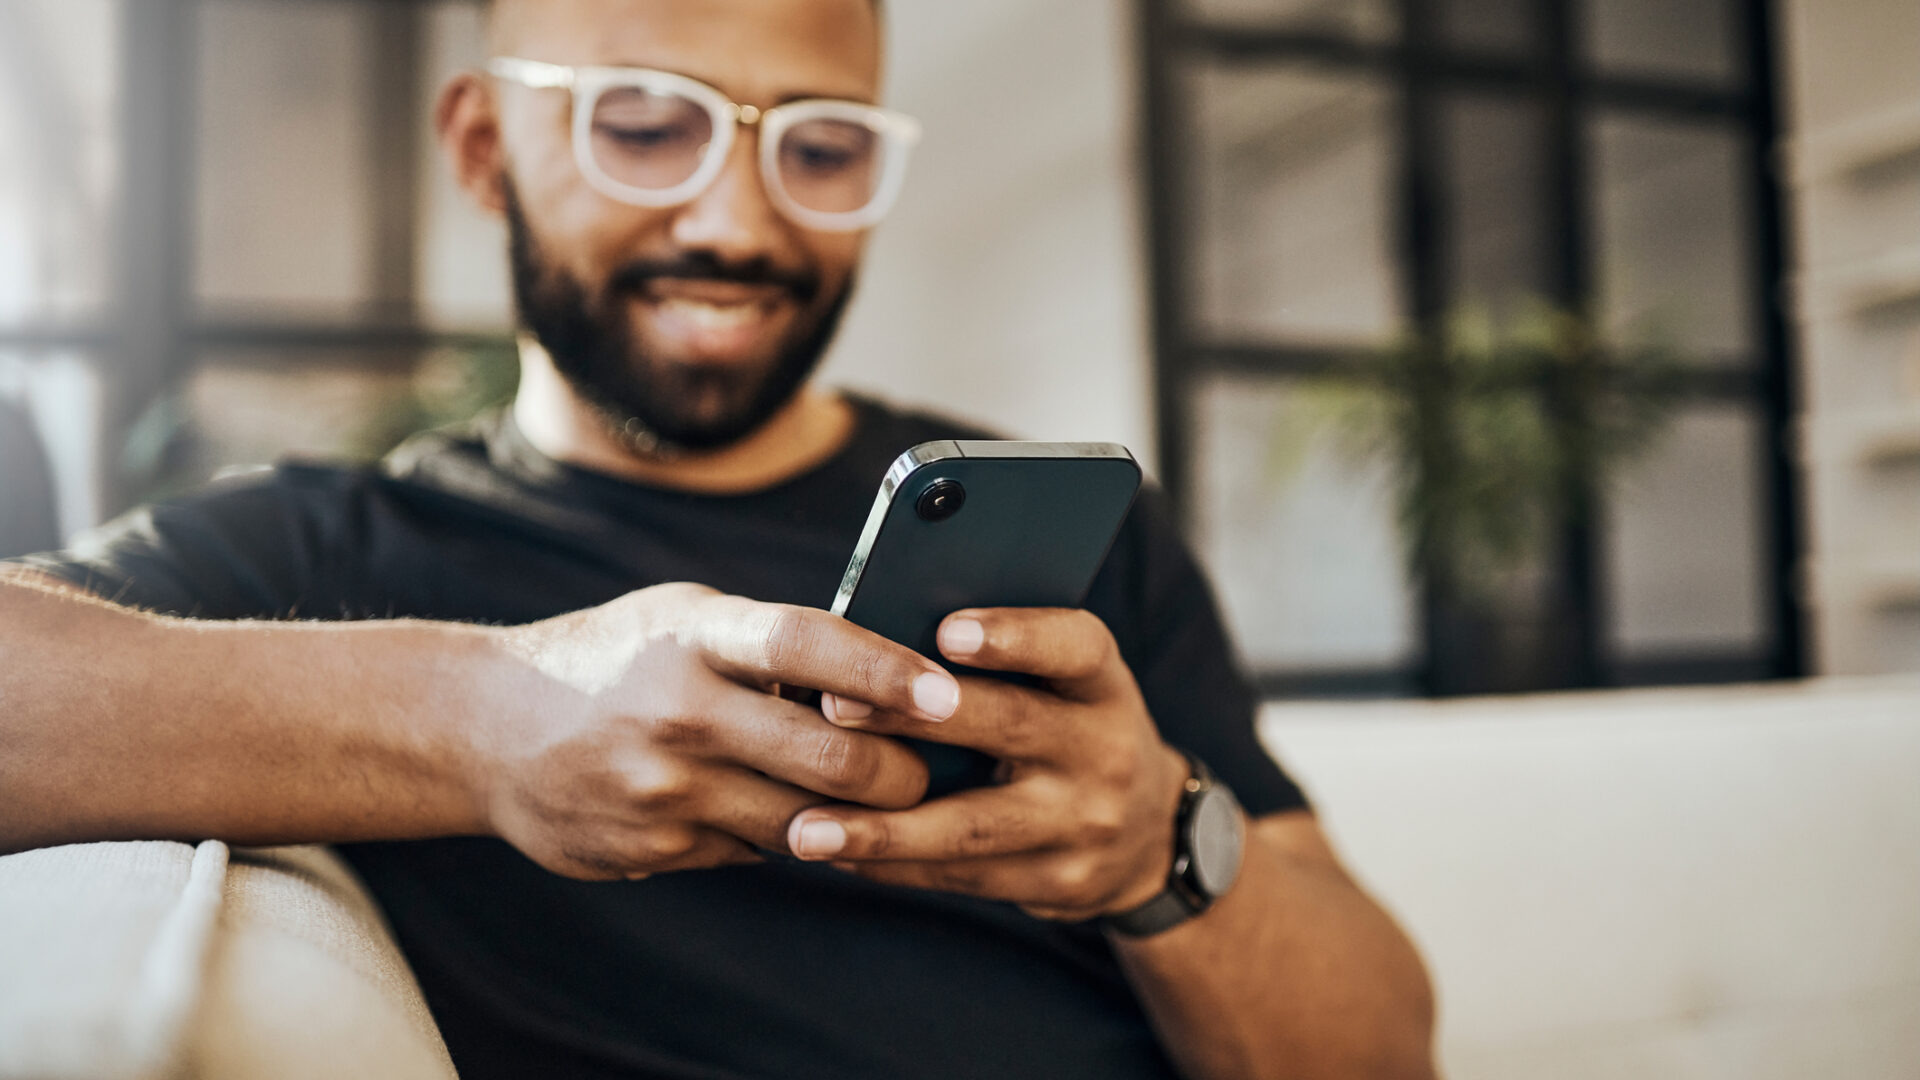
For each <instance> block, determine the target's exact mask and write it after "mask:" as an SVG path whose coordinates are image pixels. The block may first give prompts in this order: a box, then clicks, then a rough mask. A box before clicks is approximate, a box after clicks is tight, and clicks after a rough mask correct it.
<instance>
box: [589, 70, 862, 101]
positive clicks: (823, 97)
mask: <svg viewBox="0 0 1920 1080" xmlns="http://www.w3.org/2000/svg"><path fill="white" fill-rule="evenodd" d="M580 66H582V67H602V68H632V69H637V70H640V71H664V72H666V73H667V74H669V75H678V76H680V77H681V78H683V79H692V80H693V81H695V82H698V83H704V84H706V85H707V86H711V87H713V88H714V89H715V90H719V91H720V93H722V94H725V95H726V96H727V99H728V100H729V101H731V100H732V99H733V93H732V91H729V90H722V89H721V88H720V87H719V86H717V85H715V84H714V82H713V80H711V79H707V78H703V77H701V76H699V75H692V74H689V73H687V72H684V71H675V70H673V69H672V68H663V67H658V66H656V65H653V64H639V63H631V62H628V61H624V60H621V61H615V62H613V63H607V64H582V65H580ZM792 101H851V102H854V103H856V104H859V105H873V106H876V107H877V106H878V105H879V104H880V103H879V102H878V101H870V100H868V99H866V98H863V97H857V96H854V95H852V94H826V93H820V92H818V91H810V92H809V91H802V92H798V93H791V94H784V95H782V96H781V97H778V98H776V99H774V104H775V105H785V104H787V103H788V102H792Z"/></svg>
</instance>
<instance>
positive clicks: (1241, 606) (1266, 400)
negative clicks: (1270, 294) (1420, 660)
mask: <svg viewBox="0 0 1920 1080" xmlns="http://www.w3.org/2000/svg"><path fill="white" fill-rule="evenodd" d="M1196 406H1197V408H1196V415H1195V417H1194V420H1195V424H1194V431H1195V436H1196V438H1195V446H1194V452H1195V456H1194V463H1195V495H1196V496H1197V510H1198V513H1197V515H1196V522H1195V524H1196V528H1197V534H1198V544H1199V550H1200V552H1201V556H1202V558H1203V559H1204V560H1205V561H1206V563H1207V564H1208V565H1209V567H1210V568H1211V570H1212V572H1213V574H1214V581H1215V583H1216V585H1217V587H1218V588H1219V590H1220V594H1221V595H1220V599H1221V603H1222V605H1223V607H1224V608H1225V610H1226V617H1227V622H1228V625H1229V627H1230V628H1231V629H1232V631H1233V634H1234V637H1235V640H1236V642H1237V644H1238V645H1239V647H1240V651H1241V654H1242V655H1243V656H1245V657H1246V658H1247V660H1248V662H1249V663H1251V664H1253V665H1254V666H1255V667H1258V668H1263V669H1268V670H1283V671H1292V672H1299V671H1306V670H1325V669H1340V668H1356V667H1397V666H1403V665H1408V664H1410V663H1411V662H1412V660H1411V658H1412V657H1413V655H1414V653H1415V652H1416V646H1415V644H1414V638H1413V629H1412V628H1413V598H1412V595H1411V592H1410V589H1409V587H1408V584H1407V578H1406V573H1405V570H1404V563H1403V559H1402V554H1401V548H1400V542H1399V538H1398V535H1397V532H1396V529H1395V526H1394V511H1393V497H1392V492H1391V482H1392V476H1391V471H1390V469H1389V468H1388V466H1387V465H1386V463H1385V462H1383V461H1380V460H1377V459H1371V458H1369V457H1367V456H1365V455H1364V454H1362V453H1361V452H1360V451H1359V449H1358V446H1357V442H1356V441H1355V440H1354V439H1353V438H1352V437H1351V433H1350V432H1346V431H1344V430H1343V427H1342V424H1343V413H1345V412H1346V411H1347V410H1346V408H1345V405H1344V404H1343V400H1342V398H1341V397H1340V394H1339V391H1338V389H1337V387H1335V386H1333V385H1331V384H1328V383H1312V384H1309V383H1299V382H1293V381H1281V380H1274V379H1255V378H1249V377H1220V378H1214V379H1210V380H1208V381H1207V382H1205V383H1203V384H1202V386H1201V387H1200V392H1199V394H1198V396H1197V400H1196Z"/></svg>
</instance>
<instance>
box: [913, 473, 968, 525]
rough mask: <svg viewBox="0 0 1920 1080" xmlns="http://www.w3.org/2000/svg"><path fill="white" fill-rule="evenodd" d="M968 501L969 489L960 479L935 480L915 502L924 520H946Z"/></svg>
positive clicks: (917, 510) (916, 508) (915, 507)
mask: <svg viewBox="0 0 1920 1080" xmlns="http://www.w3.org/2000/svg"><path fill="white" fill-rule="evenodd" d="M966 502H967V489H966V488H963V487H961V486H960V481H958V480H935V481H934V482H933V483H931V484H928V485H927V489H926V490H925V491H922V492H921V493H920V498H919V499H917V500H915V502H914V504H913V508H914V511H915V512H916V513H918V514H919V515H920V519H921V520H922V521H945V520H947V519H948V518H950V517H952V516H953V515H955V514H957V513H959V512H960V508H961V507H962V506H965V505H966Z"/></svg>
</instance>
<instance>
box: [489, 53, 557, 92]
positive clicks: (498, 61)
mask: <svg viewBox="0 0 1920 1080" xmlns="http://www.w3.org/2000/svg"><path fill="white" fill-rule="evenodd" d="M487 71H488V72H489V73H491V74H493V75H495V76H498V77H499V78H502V79H512V80H513V81H514V82H517V83H519V84H521V85H522V86H530V87H532V88H534V89H535V90H547V89H554V88H559V89H572V88H573V69H572V68H570V67H567V66H566V65H565V64H549V63H547V62H545V61H543V60H522V59H520V58H519V57H517V56H496V57H494V58H493V59H491V60H489V61H487Z"/></svg>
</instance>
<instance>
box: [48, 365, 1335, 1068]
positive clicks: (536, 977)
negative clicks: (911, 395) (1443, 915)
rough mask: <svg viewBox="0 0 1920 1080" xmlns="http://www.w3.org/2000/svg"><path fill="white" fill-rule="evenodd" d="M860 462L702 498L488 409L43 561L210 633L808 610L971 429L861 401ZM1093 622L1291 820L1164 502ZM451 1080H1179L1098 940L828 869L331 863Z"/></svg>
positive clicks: (1123, 559) (163, 511)
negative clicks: (538, 436) (418, 989)
mask: <svg viewBox="0 0 1920 1080" xmlns="http://www.w3.org/2000/svg"><path fill="white" fill-rule="evenodd" d="M855 404H856V406H857V409H858V414H859V423H858V426H857V428H856V433H855V435H854V437H853V439H852V440H851V442H850V444H849V445H848V446H847V447H845V448H844V449H843V450H842V451H841V452H840V453H839V454H837V455H836V456H835V457H833V458H832V459H831V460H829V461H828V462H826V463H825V464H823V465H821V466H819V467H817V468H814V469H812V470H810V471H808V472H806V473H805V474H803V475H801V476H799V477H796V478H794V479H792V480H789V481H787V482H785V483H782V484H780V485H778V486H776V487H773V488H771V489H768V490H764V491H760V492H756V493H753V494H747V495H728V496H715V495H699V494H688V493H684V492H674V491H667V490H661V489H655V488H650V487H645V486H641V485H636V484H633V483H629V482H625V481H621V480H616V479H613V478H610V477H607V476H604V475H600V474H596V473H592V472H589V471H585V470H581V469H576V468H572V467H569V466H566V465H562V464H559V463H557V462H554V461H553V460H551V459H549V458H546V457H544V456H542V455H541V454H540V453H539V452H538V451H536V450H534V449H533V448H532V446H530V445H529V444H528V443H527V442H526V440H525V438H524V437H523V436H522V435H521V434H520V433H519V431H518V430H517V429H516V428H515V427H514V426H513V424H512V423H511V421H510V419H508V418H507V417H506V416H505V415H504V414H494V415H493V416H491V417H489V418H486V419H484V420H482V421H479V422H477V423H475V424H473V425H470V426H468V427H465V428H461V429H456V430H453V431H448V432H440V433H434V434H429V435H426V436H422V437H420V438H417V439H415V440H413V441H411V442H410V443H408V444H407V445H405V446H403V447H401V448H400V449H399V450H397V451H395V452H394V453H393V454H392V455H390V456H389V458H388V459H387V460H386V461H384V462H383V463H381V464H380V465H378V466H375V467H365V468H341V467H320V466H315V465H303V464H287V465H282V466H280V467H278V468H276V469H274V470H272V471H270V472H262V473H258V474H254V475H251V476H246V477H241V478H237V479H233V480H228V481H225V482H221V483H218V484H215V485H213V486H212V487H210V488H208V489H206V490H204V491H202V492H201V493H199V494H196V495H194V496H192V497H189V498H186V499H182V500H178V501H174V502H170V503H165V504H161V505H157V506H153V507H149V508H145V509H142V510H139V511H136V512H134V513H132V514H130V515H128V516H127V517H125V518H122V519H121V520H119V521H117V522H115V523H113V524H112V525H109V526H107V527H105V528H104V529H102V530H100V531H98V532H96V533H95V534H93V535H92V536H90V537H88V538H87V539H85V540H83V541H82V542H81V543H80V544H78V545H77V546H76V547H75V548H74V549H73V550H72V551H70V552H67V553H65V554H62V555H59V556H51V557H41V558H37V559H34V560H32V561H33V562H34V563H35V564H36V565H38V566H39V567H41V568H42V569H44V570H47V571H49V572H51V573H53V574H55V575H57V576H59V577H62V578H64V579H66V580H68V581H71V582H74V583H76V584H79V585H82V586H84V587H87V588H89V589H91V590H93V591H94V592H96V593H98V594H100V595H103V596H107V597H110V598H113V599H115V600H118V601H120V602H122V603H127V604H132V605H137V606H141V607H146V608H151V609H154V610H157V611H161V612H168V613H174V614H180V615H188V616H193V617H198V618H209V619H239V618H305V619H365V618H394V617H407V618H428V619H449V620H466V621H478V622H488V623H502V624H512V623H523V622H530V621H533V620H537V619H542V618H547V617H549V616H553V615H557V614H561V613H563V612H568V611H574V610H577V609H580V608H584V607H588V606H591V605H595V604H599V603H602V602H604V601H607V600H611V599H613V598H614V597H616V596H619V595H620V594H622V593H625V592H627V591H629V590H632V589H637V588H641V587H644V586H647V585H653V584H657V583H660V582H665V581H698V582H703V583H705V584H708V585H711V586H713V587H715V588H718V589H721V590H723V591H725V592H730V593H737V594H740V595H744V596H749V597H753V598H755V599H759V600H766V601H777V602H787V603H797V604H809V605H814V606H824V605H825V604H826V603H827V602H828V601H829V600H830V598H831V597H832V596H833V593H834V589H835V586H836V585H837V584H838V583H839V580H840V574H841V571H842V570H844V569H845V567H846V562H847V558H848V556H849V555H850V554H851V553H852V551H853V547H854V544H855V542H856V540H857V539H858V535H859V532H860V528H861V525H862V524H863V523H864V522H865V520H866V516H867V510H868V508H869V506H870V505H871V502H872V499H873V493H874V490H875V488H876V487H877V486H878V485H879V482H880V479H881V476H882V475H883V474H884V472H885V471H886V467H887V465H888V464H889V463H890V462H892V460H893V459H894V458H895V457H896V456H897V455H898V454H900V453H901V452H902V451H904V450H906V449H907V448H908V447H911V446H913V445H915V444H917V443H920V442H925V441H928V440H933V439H949V438H974V437H980V433H978V432H974V431H969V430H964V429H962V428H960V427H959V426H957V425H955V424H952V423H950V422H947V421H944V420H940V419H937V418H934V417H930V416H925V415H918V414H911V413H904V412H900V411H896V410H893V409H890V408H887V407H884V406H881V405H879V404H877V403H874V402H871V401H866V400H864V399H856V400H855ZM1086 606H1087V607H1088V608H1089V609H1090V610H1092V611H1093V612H1095V613H1096V614H1098V615H1100V616H1101V617H1102V618H1103V619H1105V621H1106V622H1107V624H1108V625H1109V626H1110V627H1112V629H1113V631H1114V634H1115V636H1116V638H1117V639H1118V640H1119V643H1120V646H1121V650H1122V652H1123V654H1124V656H1125V658H1126V660H1127V661H1128V663H1129V664H1130V665H1131V666H1132V669H1133V671H1134V673H1135V675H1136V677H1137V678H1138V680H1139V682H1140V685H1141V689H1142V691H1143V692H1144V694H1145V697H1146V700H1147V704H1148V706H1149V708H1150V709H1151V710H1152V713H1153V715H1154V717H1155V720H1156V721H1157V723H1158V724H1159V726H1160V729H1161V731H1162V733H1163V734H1164V736H1165V737H1166V739H1167V741H1169V742H1171V743H1173V744H1174V745H1176V746H1181V747H1184V748H1186V749H1188V750H1191V751H1193V752H1194V753H1196V754H1198V755H1199V756H1200V757H1201V758H1202V759H1204V760H1205V761H1207V762H1208V763H1209V764H1210V765H1211V766H1212V767H1213V768H1214V769H1215V771H1217V772H1218V773H1219V774H1220V775H1221V776H1222V777H1223V778H1224V779H1225V780H1226V781H1227V782H1228V783H1229V784H1230V785H1231V786H1232V787H1233V788H1234V790H1235V791H1236V792H1237V793H1238V794H1239V796H1240V798H1241V800H1242V801H1243V802H1244V803H1245V804H1246V806H1247V808H1248V810H1249V812H1251V813H1253V814H1256V815H1257V814H1263V813H1268V812H1271V811H1276V810H1283V809H1289V808H1294V807H1299V806H1302V805H1303V800H1302V797H1301V795H1300V792H1299V790H1298V789H1297V788H1296V787H1295V786H1294V785H1293V784H1292V783H1291V782H1290V781H1289V780H1288V779H1287V778H1286V777H1285V776H1284V775H1283V774H1282V773H1281V772H1280V770H1279V769H1278V768H1277V767H1276V766H1275V765H1274V763H1273V762H1272V761H1271V760H1270V759H1269V758H1268V757H1267V756H1266V755H1265V754H1264V753H1263V752H1262V751H1261V748H1260V746H1259V744H1258V742H1257V741H1256V739H1255V736H1254V730H1253V713H1254V698H1253V696H1252V694H1251V692H1250V691H1249V689H1248V687H1247V685H1246V683H1245V681H1244V680H1243V679H1242V678H1241V677H1240V676H1239V675H1238V674H1237V673H1236V672H1235V670H1234V667H1233V664H1232V662H1231V659H1230V654H1229V649H1228V645H1227V642H1226V640H1225V638H1224V636H1223V633H1222V630H1221V626H1220V621H1219V618H1218V615H1217V613H1216V609H1215V607H1214V604H1213V601H1212V598H1211V595H1210V593H1209V591H1208V589H1207V587H1206V583H1205V582H1204V581H1203V579H1202V578H1201V575H1200V573H1199V571H1198V569H1197V568H1196V566H1195V564H1194V562H1193V561H1192V559H1191V558H1190V557H1189V555H1188V554H1187V552H1186V551H1185V549H1184V548H1183V547H1182V546H1181V544H1180V542H1179V541H1178V539H1177V538H1176V536H1175V534H1174V531H1173V529H1172V527H1171V525H1170V523H1169V521H1168V519H1167V516H1166V514H1165V512H1164V508H1163V506H1162V500H1161V498H1160V497H1159V495H1158V494H1157V493H1155V492H1152V491H1149V492H1147V493H1146V494H1144V495H1143V497H1142V498H1141V500H1140V502H1139V503H1138V504H1137V505H1136V507H1135V510H1134V512H1133V514H1132V516H1131V517H1130V519H1129V520H1128V522H1127V524H1126V526H1125V528H1124V530H1123V532H1122V534H1121V537H1120V539H1119V540H1118V542H1117V543H1116V544H1115V545H1114V548H1113V551H1112V553H1111V554H1110V556H1109V557H1108V560H1107V564H1106V566H1105V567H1104V568H1103V569H1102V571H1101V573H1100V575H1099V577H1098V578H1097V580H1096V581H1095V583H1094V586H1093V589H1092V592H1091V594H1090V595H1089V597H1088V600H1087V604H1086ZM339 850H340V851H341V853H342V854H343V855H344V856H345V857H346V858H347V860H348V861H349V862H350V863H352V865H353V866H354V868H355V869H356V870H358V871H359V873H360V874H361V876H362V877H363V878H364V879H365V880H366V882H367V885H368V886H369V887H370V888H371V889H372V891H373V894H374V896H375V897H376V898H377V899H378V900H379V902H380V904H381V906H382V907H383V909H384V910H385V911H386V913H387V916H388V918H389V919H390V920H391V921H392V924H393V927H394V929H395V931H396V932H397V934H398V936H399V941H400V944H401V947H402V949H403V950H404V951H405V953H406V955H407V958H408V959H409V960H410V961H411V963H412V965H413V968H414V970H415V971H416V972H417V973H418V975H419V977H420V981H421V984H422V986H423V987H424V988H425V990H426V994H427V1000H428V1002H429V1003H430V1004H431V1006H432V1008H433V1011H434V1015H435V1018H436V1019H437V1020H438V1021H439V1023H440V1025H441V1029H442V1031H443V1033H444V1034H445V1036H446V1040H447V1045H448V1046H449V1048H450V1049H451V1050H452V1052H453V1057H454V1061H455V1063H456V1064H457V1065H458V1066H459V1068H460V1071H461V1073H462V1075H464V1076H466V1077H469V1078H484V1077H495V1076H499V1077H508V1076H530V1075H566V1076H575V1077H614V1076H621V1077H635V1076H646V1077H656V1076H657V1077H675V1078H687V1080H693V1078H701V1080H707V1078H712V1080H723V1078H724V1080H733V1078H745V1077H886V1078H897V1077H905V1076H914V1077H968V1078H972V1077H982V1076H993V1077H1047V1078H1052V1080H1059V1078H1064V1077H1098V1078H1101V1080H1120V1078H1127V1077H1160V1078H1164V1077H1169V1076H1171V1075H1173V1071H1172V1068H1171V1066H1170V1065H1169V1064H1168V1062H1167V1059H1166V1057H1165V1055H1164V1054H1163V1052H1162V1051H1161V1050H1160V1048H1159V1046H1158V1044H1157V1043H1156V1041H1155V1039H1154V1036H1153V1034H1152V1032H1151V1030H1150V1029H1149V1027H1148V1025H1147V1022H1146V1019H1145V1017H1144V1015H1143V1014H1142V1012H1141V1009H1140V1006H1139V1004H1138V1003H1137V1002H1136V1000H1135V998H1134V996H1133V994H1132V993H1131V991H1130V990H1129V988H1128V986H1127V983H1126V982H1125V980H1124V979H1123V978H1122V976H1121V973H1120V970H1119V968H1118V966H1117V964H1116V962H1115V958H1114V956H1113V953H1112V951H1111V949H1110V948H1109V946H1108V945H1107V943H1106V942H1105V940H1104V939H1103V937H1102V936H1101V934H1100V933H1099V932H1098V930H1097V929H1095V928H1094V927H1092V926H1087V925H1062V924H1057V923H1049V922H1044V921H1040V920H1037V919H1034V918H1031V917H1029V916H1027V915H1025V914H1023V913H1022V912H1020V911H1019V910H1018V909H1017V908H1014V907H1013V906H1011V905H1008V904H1002V903H995V902H988V901H982V900H975V899H970V898H966V897H961V896H955V895H949V894H941V893H933V892H922V891H915V890H906V889H899V888H892V887H886V886H880V885H875V884H871V883H868V882H865V881H863V880H861V879H858V878H855V877H852V876H850V875H846V874H843V873H840V872H838V871H836V870H833V869H832V868H830V867H827V866H823V865H818V864H803V863H797V862H778V861H775V862H769V863H767V864H765V865H760V866H751V867H739V868H728V869H721V870H706V871H692V872H684V873H675V874H662V875H656V876H654V877H651V878H649V879H647V880H644V881H637V882H625V883H613V884H608V883H585V882H578V881H572V880H568V879H566V878H562V877H559V876H556V875H554V874H550V873H548V872H547V871H545V870H543V869H541V868H540V867H538V866H537V865H535V864H534V863H532V862H531V861H529V860H527V859H526V858H525V857H523V856H522V855H520V854H519V853H518V852H517V851H515V850H514V849H513V848H512V847H510V846H509V845H507V844H505V843H503V842H501V841H497V840H487V839H453V840H422V841H410V842H403V843H374V844H347V845H342V846H341V847H340V849H339Z"/></svg>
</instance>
